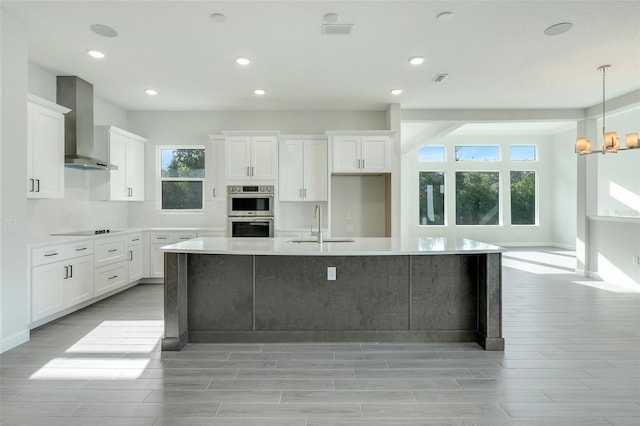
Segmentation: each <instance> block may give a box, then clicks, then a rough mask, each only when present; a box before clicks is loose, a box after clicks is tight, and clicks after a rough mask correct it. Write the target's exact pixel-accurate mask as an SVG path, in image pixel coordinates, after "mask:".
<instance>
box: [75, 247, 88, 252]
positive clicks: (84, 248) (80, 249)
mask: <svg viewBox="0 0 640 426" xmlns="http://www.w3.org/2000/svg"><path fill="white" fill-rule="evenodd" d="M86 249H87V248H86V247H82V248H77V249H76V251H83V250H86Z"/></svg>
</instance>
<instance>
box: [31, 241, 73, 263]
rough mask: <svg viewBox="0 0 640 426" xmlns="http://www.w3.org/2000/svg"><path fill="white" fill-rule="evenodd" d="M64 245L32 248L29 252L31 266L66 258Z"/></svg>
mask: <svg viewBox="0 0 640 426" xmlns="http://www.w3.org/2000/svg"><path fill="white" fill-rule="evenodd" d="M66 257H67V253H66V246H65V245H63V244H61V245H59V246H49V247H41V248H37V249H33V251H32V252H31V266H38V265H45V264H47V263H52V262H57V261H59V260H63V259H66Z"/></svg>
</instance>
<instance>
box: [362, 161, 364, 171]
mask: <svg viewBox="0 0 640 426" xmlns="http://www.w3.org/2000/svg"><path fill="white" fill-rule="evenodd" d="M362 168H363V169H364V159H363V160H362Z"/></svg>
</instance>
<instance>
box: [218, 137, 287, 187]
mask: <svg viewBox="0 0 640 426" xmlns="http://www.w3.org/2000/svg"><path fill="white" fill-rule="evenodd" d="M276 175H277V138H276V137H275V136H227V137H226V176H227V179H228V180H236V181H242V180H253V179H255V180H275V179H276Z"/></svg>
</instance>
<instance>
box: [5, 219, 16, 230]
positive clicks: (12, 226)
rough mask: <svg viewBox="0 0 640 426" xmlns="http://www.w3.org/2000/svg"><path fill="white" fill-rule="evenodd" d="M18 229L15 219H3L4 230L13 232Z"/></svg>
mask: <svg viewBox="0 0 640 426" xmlns="http://www.w3.org/2000/svg"><path fill="white" fill-rule="evenodd" d="M17 229H18V223H17V222H16V220H15V219H5V220H4V230H5V232H14V231H16V230H17Z"/></svg>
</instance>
